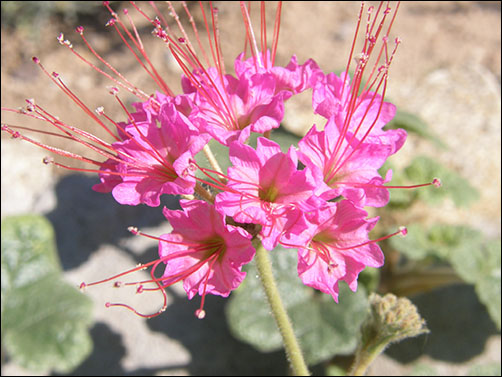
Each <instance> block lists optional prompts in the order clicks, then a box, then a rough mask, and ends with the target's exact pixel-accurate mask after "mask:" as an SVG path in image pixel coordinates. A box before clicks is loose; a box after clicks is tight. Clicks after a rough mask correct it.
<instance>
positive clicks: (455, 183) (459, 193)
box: [404, 156, 479, 207]
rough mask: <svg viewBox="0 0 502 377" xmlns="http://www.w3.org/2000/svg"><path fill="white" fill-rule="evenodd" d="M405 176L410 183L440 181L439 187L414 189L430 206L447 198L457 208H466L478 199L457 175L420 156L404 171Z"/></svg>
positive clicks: (468, 185) (477, 194)
mask: <svg viewBox="0 0 502 377" xmlns="http://www.w3.org/2000/svg"><path fill="white" fill-rule="evenodd" d="M404 172H405V175H406V177H407V178H408V180H409V181H410V182H414V183H417V184H418V183H426V182H431V181H432V180H433V179H434V178H439V179H440V180H441V183H442V185H441V187H440V188H434V187H426V188H419V189H416V192H417V194H418V197H419V198H420V199H423V200H425V201H427V202H429V203H430V204H437V203H438V202H440V201H441V200H443V199H444V198H445V197H447V196H449V197H451V199H452V200H453V202H454V203H455V205H456V206H458V207H467V206H468V205H470V204H471V203H472V202H473V201H475V200H477V199H479V193H478V191H477V190H476V189H475V188H474V187H473V186H471V184H470V183H469V182H468V181H467V180H466V179H464V178H462V177H461V176H459V175H458V174H457V173H455V172H453V171H451V170H449V169H447V168H445V167H444V166H442V165H440V164H439V163H437V162H436V161H435V160H433V159H431V158H429V157H425V156H420V157H417V158H416V159H414V160H413V161H412V163H411V164H410V165H409V166H408V167H407V168H406V169H404Z"/></svg>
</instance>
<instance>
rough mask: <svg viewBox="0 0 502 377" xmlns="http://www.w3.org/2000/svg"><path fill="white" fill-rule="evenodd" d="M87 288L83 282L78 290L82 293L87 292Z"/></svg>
mask: <svg viewBox="0 0 502 377" xmlns="http://www.w3.org/2000/svg"><path fill="white" fill-rule="evenodd" d="M86 288H87V284H85V282H82V283H80V286H79V287H78V289H80V291H82V292H83V291H85V289H86Z"/></svg>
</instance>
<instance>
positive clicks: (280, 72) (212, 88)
mask: <svg viewBox="0 0 502 377" xmlns="http://www.w3.org/2000/svg"><path fill="white" fill-rule="evenodd" d="M107 6H108V5H107ZM133 6H134V7H135V8H136V9H137V10H138V11H139V12H140V13H141V14H144V13H143V12H142V11H141V10H140V9H139V8H138V7H137V5H135V4H133ZM386 7H387V6H386V5H383V6H382V5H381V6H380V8H378V10H375V9H373V8H370V9H369V10H368V21H367V24H366V31H365V39H364V46H363V48H362V51H361V53H360V54H359V55H358V57H357V59H355V60H356V66H355V67H354V68H353V72H354V73H353V75H352V77H350V75H349V73H348V72H349V67H350V62H351V61H352V59H353V57H352V55H353V49H352V51H351V53H350V56H349V64H347V68H346V70H345V72H343V73H342V74H340V75H335V74H334V73H328V74H325V73H324V72H322V70H321V69H320V68H319V66H318V65H317V64H316V62H315V61H314V60H312V59H309V60H308V61H306V62H305V63H303V64H299V63H298V61H297V58H296V57H295V56H293V57H292V58H291V60H290V62H289V63H288V64H287V65H286V66H284V67H282V66H279V65H276V64H275V55H276V48H277V36H278V32H279V22H276V30H274V43H273V47H272V49H268V48H266V46H264V45H263V44H262V46H261V49H258V47H257V43H256V41H255V40H254V34H253V33H252V28H251V22H250V17H249V10H248V9H247V6H246V5H244V3H241V9H242V13H243V18H244V24H245V26H246V32H247V33H246V34H247V36H248V42H249V45H250V46H251V56H250V57H249V58H247V59H246V58H245V54H244V53H242V54H240V55H239V56H238V57H237V59H236V60H235V63H234V71H235V73H233V74H229V73H226V71H225V67H224V65H223V64H222V59H221V52H220V46H219V41H218V40H217V39H214V44H215V46H214V49H213V53H214V55H213V56H214V61H213V62H212V63H211V62H210V61H208V64H203V63H202V62H201V59H199V58H198V57H197V55H196V53H195V50H194V48H193V47H192V45H191V44H190V43H189V41H188V39H187V37H186V33H185V31H184V30H183V29H181V30H182V33H183V35H184V37H183V38H176V37H174V35H173V33H172V32H170V31H169V30H168V29H166V28H165V27H164V26H165V25H163V23H162V22H161V21H160V20H158V19H155V20H152V19H149V20H150V21H151V22H152V25H153V27H154V34H155V35H156V36H157V37H159V38H160V39H161V40H163V41H164V42H165V43H166V45H167V47H168V48H169V50H170V51H171V53H172V54H173V56H174V57H175V59H176V60H177V61H178V63H179V65H180V67H181V68H182V69H183V72H184V75H183V77H182V79H181V83H182V90H183V93H180V94H179V95H175V94H174V93H172V91H171V90H170V89H168V88H167V86H166V85H165V84H164V83H163V81H162V80H161V78H160V77H158V75H157V73H156V71H155V70H153V69H152V70H151V72H152V77H154V78H155V79H156V81H158V82H159V86H160V88H161V90H162V92H158V93H156V94H155V95H154V96H150V97H148V96H146V97H145V95H143V94H142V92H141V91H140V90H139V89H137V88H136V87H135V86H133V85H132V84H130V83H129V82H124V81H120V82H119V81H116V82H117V83H118V84H119V85H121V86H123V87H125V88H126V89H127V90H129V91H130V92H132V93H134V94H136V95H138V96H139V97H140V98H141V99H142V100H141V101H140V102H138V103H136V104H135V105H134V106H135V112H133V113H129V112H127V110H125V111H126V112H127V121H125V122H120V123H115V122H113V124H114V128H115V132H112V133H113V134H114V135H115V136H114V137H115V141H114V142H113V143H105V142H104V141H101V140H97V139H93V138H91V140H90V141H83V138H84V137H86V136H88V134H84V133H83V131H81V132H79V131H76V130H77V129H76V128H75V127H72V126H69V125H66V124H64V123H62V122H59V121H57V120H55V119H53V118H52V117H50V116H49V115H48V114H47V113H46V112H45V111H44V110H43V109H42V108H40V107H38V106H37V105H35V104H34V103H32V104H31V106H30V113H31V114H33V116H35V117H37V118H39V119H42V120H45V121H47V122H49V123H51V124H52V125H54V126H55V127H57V128H58V129H60V130H62V131H63V132H64V133H65V134H70V133H71V134H72V135H74V136H70V137H71V138H73V139H75V140H78V141H79V142H82V143H85V144H86V145H88V146H89V147H90V148H91V149H93V150H94V151H98V153H100V154H101V155H102V156H104V157H105V160H104V161H103V162H99V161H94V160H90V159H87V158H84V157H81V156H78V157H75V156H73V157H74V158H77V159H79V160H81V161H84V162H89V163H93V164H95V165H97V166H98V169H97V170H96V171H97V172H98V174H99V178H100V183H99V184H97V185H95V186H94V187H93V188H94V190H96V191H100V192H111V194H112V195H113V197H114V198H115V200H116V201H117V202H119V203H121V204H127V205H138V204H145V205H147V206H151V207H157V206H159V205H160V197H161V195H163V194H169V195H182V196H183V198H185V199H183V200H182V201H181V206H182V210H167V209H164V215H165V217H166V219H167V220H168V221H169V222H170V224H171V225H172V228H173V230H172V232H171V233H170V234H165V235H162V236H160V237H158V240H159V259H158V260H157V261H155V262H152V263H150V264H149V266H153V267H152V271H151V277H152V279H151V280H150V281H149V283H154V284H156V285H157V287H156V288H154V289H158V290H162V291H163V289H164V288H165V287H167V286H170V285H172V284H174V283H176V282H178V281H183V287H184V289H185V290H186V292H187V294H188V297H189V298H190V299H191V298H192V297H194V296H195V295H196V294H198V295H200V296H201V297H202V302H201V306H200V309H199V310H198V311H197V316H198V317H199V318H202V317H203V316H204V310H203V303H204V298H205V296H206V294H209V293H210V294H215V295H220V296H224V297H226V296H228V295H229V293H230V292H231V291H232V290H234V289H236V288H237V287H238V286H239V284H240V283H241V282H242V281H243V279H244V277H245V272H243V271H242V267H243V265H245V264H247V263H248V262H250V261H251V260H252V259H253V257H254V253H255V248H254V246H253V243H252V241H253V242H254V241H255V240H259V241H261V243H262V245H263V247H265V248H266V249H267V250H271V251H272V250H273V249H274V248H275V247H276V246H278V245H282V246H283V247H286V248H290V249H296V250H297V253H298V275H299V277H300V279H301V280H302V282H303V283H304V284H305V285H308V286H311V287H313V288H315V289H318V290H320V291H322V292H325V293H328V294H330V295H331V296H332V297H333V298H334V300H335V301H338V282H339V281H341V280H343V281H345V282H346V283H347V284H348V285H349V287H350V288H351V289H352V290H356V288H357V277H358V274H359V273H360V272H361V271H362V270H363V269H364V268H365V267H366V266H371V267H380V266H382V264H383V262H384V258H383V254H382V251H381V249H380V248H379V246H378V245H377V244H376V240H370V238H369V232H370V231H371V229H372V228H373V227H374V226H375V224H376V223H377V221H378V218H377V217H376V218H370V219H368V218H367V216H368V214H367V212H366V211H365V210H364V208H365V207H367V206H370V207H382V206H385V205H386V204H387V202H388V201H389V192H388V188H387V187H386V186H384V184H385V183H386V182H389V181H390V180H391V178H392V173H391V171H388V172H387V174H386V175H385V176H381V175H380V173H379V172H378V169H380V168H381V167H382V165H383V163H384V162H385V161H386V160H387V158H388V157H389V156H391V155H392V154H394V153H396V152H397V151H398V150H399V149H400V148H401V146H402V145H403V143H404V141H405V138H406V132H405V131H403V130H384V129H383V127H384V126H385V125H386V124H387V123H388V122H389V121H390V120H391V119H392V118H393V117H394V115H395V111H396V110H395V106H394V105H392V104H391V103H388V102H385V101H384V94H385V90H386V85H387V78H388V69H389V66H390V63H391V61H392V58H393V56H394V52H395V48H396V47H397V45H398V44H399V41H398V40H396V42H395V44H394V45H395V47H394V48H393V50H392V51H388V49H389V32H390V26H388V27H387V29H386V30H384V28H383V27H382V25H384V24H385V22H386V19H388V18H390V17H391V16H392V13H391V9H390V8H388V7H387V8H386ZM201 8H202V6H201ZM109 9H110V8H109ZM110 11H111V9H110ZM172 11H173V10H172ZM111 12H112V16H113V18H112V20H111V21H110V22H109V25H112V26H114V27H118V26H119V27H120V26H121V27H123V28H124V29H125V27H124V25H123V24H122V22H121V21H120V18H119V17H118V15H117V14H116V13H114V12H113V11H111ZM187 12H188V10H187ZM216 14H217V10H216V9H214V8H212V7H211V15H212V16H213V19H214V15H216ZM362 14H363V7H362V8H361V13H360V15H359V23H358V26H357V29H356V37H355V39H356V38H357V33H358V31H359V27H360V26H359V25H360V23H361V19H362ZM394 17H395V13H394ZM276 20H280V7H279V8H278V17H277V19H276ZM392 21H393V19H392V20H391V22H390V25H392ZM117 25H118V26H117ZM206 25H207V24H206ZM206 27H207V33H208V35H209V36H210V34H211V31H212V32H213V34H214V35H217V34H218V33H217V29H216V26H215V25H214V24H213V28H212V29H211V27H209V26H206ZM78 32H79V33H80V34H81V35H82V37H83V28H79V29H78ZM128 35H129V36H130V38H133V40H136V39H134V36H133V35H132V34H131V33H129V34H128ZM84 41H86V40H85V38H84ZM209 41H210V43H211V38H210V39H209ZM60 42H61V43H62V44H65V45H67V46H68V47H69V48H70V49H71V51H72V52H74V53H75V54H76V55H77V56H78V57H79V58H81V59H82V57H81V56H80V55H78V54H77V53H76V52H75V51H74V50H73V48H72V46H71V44H70V43H69V42H68V41H65V40H64V38H63V37H62V36H61V37H60ZM86 43H87V42H86ZM262 43H263V42H262ZM137 45H139V47H138V48H139V49H140V51H141V52H142V53H143V49H142V45H141V43H138V44H137ZM212 48H213V47H212ZM92 51H94V50H92ZM96 56H98V55H96ZM143 56H146V55H143ZM371 56H377V59H376V62H374V63H372V65H369V63H368V62H369V59H370V57H371ZM381 57H383V58H381ZM37 60H38V59H37ZM82 60H84V59H82ZM84 61H85V60H84ZM36 62H37V63H39V64H40V62H39V61H36ZM86 62H87V61H86ZM148 62H149V61H148ZM367 67H370V68H371V73H370V74H369V76H368V77H366V76H365V78H366V84H363V81H362V78H363V75H364V73H365V71H366V68H367ZM42 69H43V70H44V71H45V69H44V68H43V67H42ZM51 76H52V79H53V81H54V82H55V83H56V84H57V85H59V86H60V87H61V88H62V89H63V90H65V91H67V92H69V93H71V92H70V91H69V89H68V88H66V86H64V84H63V83H62V81H60V80H59V78H58V77H57V75H54V74H53V75H51ZM305 90H311V91H312V111H313V112H315V113H316V114H319V115H321V116H322V117H324V118H325V120H326V121H325V124H323V125H321V126H322V127H321V128H318V127H317V126H316V125H313V126H312V127H311V128H310V130H309V131H308V133H307V134H306V135H305V136H304V137H303V138H302V139H301V140H300V141H299V143H298V146H290V147H289V149H288V150H287V151H286V152H282V151H281V148H280V146H279V145H278V144H277V143H276V142H274V141H272V140H271V139H270V134H271V131H272V130H274V129H277V128H278V127H280V124H281V121H282V120H283V118H284V103H285V102H286V101H287V100H289V99H290V98H292V97H294V96H296V95H298V94H299V93H301V92H303V91H305ZM113 94H114V95H115V96H117V100H118V101H119V103H120V104H121V105H122V103H121V102H120V99H118V95H117V89H114V90H113ZM71 95H72V93H71ZM79 106H80V107H83V108H84V105H83V104H81V103H79ZM86 109H87V108H84V110H86ZM124 109H125V107H124ZM87 110H88V109H87ZM90 116H93V117H95V119H96V121H97V122H98V123H99V124H100V125H103V122H102V121H101V120H100V117H99V116H105V117H106V114H104V111H103V110H101V111H98V116H96V115H90ZM106 118H107V119H109V118H108V117H106ZM103 127H106V128H107V127H108V126H104V125H103ZM2 129H3V130H4V131H7V132H9V133H11V134H12V135H13V136H17V137H21V138H22V139H25V140H28V141H30V142H34V143H35V144H37V145H39V146H42V147H44V148H46V149H48V150H51V151H53V152H56V153H58V151H56V150H55V149H53V148H51V147H48V146H46V145H43V144H40V143H38V142H36V141H34V140H32V139H30V138H28V137H27V136H23V135H19V133H18V132H17V131H14V130H13V127H9V126H6V125H4V126H2ZM107 129H108V128H107ZM251 133H258V134H260V136H259V137H258V139H257V143H256V147H252V146H251V145H249V143H248V142H249V139H250V136H251ZM210 139H214V140H216V141H217V142H219V143H221V144H222V145H224V146H226V147H228V153H229V158H230V162H231V164H232V166H230V167H229V168H228V170H227V172H226V173H224V172H222V171H221V170H220V169H219V166H218V165H217V164H216V163H214V161H213V158H212V157H213V156H212V154H211V151H210V149H209V148H208V146H207V143H208V141H209V140H210ZM202 150H204V152H205V153H206V155H207V156H208V157H209V161H210V162H211V163H212V164H213V166H214V168H213V169H208V168H203V167H201V166H199V165H198V164H197V162H196V160H195V156H196V155H197V154H198V153H199V152H201V151H202ZM59 154H61V155H64V156H67V157H72V156H70V152H61V151H59ZM54 163H55V162H54ZM56 164H57V165H59V166H63V165H61V164H59V163H56ZM132 231H133V232H134V233H140V232H139V231H137V230H136V229H133V230H132ZM397 233H399V232H396V234H397ZM272 252H273V251H272ZM159 265H165V267H164V272H163V274H162V276H161V277H156V276H155V274H154V272H155V269H156V268H157V266H159ZM144 267H145V266H142V267H141V268H144ZM137 269H138V268H136V269H134V270H132V271H136V270H137ZM121 275H122V274H121ZM121 275H120V276H121ZM110 279H113V277H112V278H110ZM110 279H106V280H105V281H108V280H110ZM97 283H100V282H97ZM97 283H92V284H87V285H93V284H97ZM146 283H147V282H141V284H140V283H139V282H138V291H144V290H146V288H144V285H145V284H146ZM150 290H152V289H151V288H150ZM109 305H121V306H125V307H128V306H127V305H123V304H109ZM128 308H130V307H128ZM130 309H132V308H130ZM163 309H165V306H164V307H163ZM132 310H134V309H132ZM159 312H160V311H159ZM156 314H157V313H156Z"/></svg>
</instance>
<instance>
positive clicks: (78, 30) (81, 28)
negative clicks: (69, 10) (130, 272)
mask: <svg viewBox="0 0 502 377" xmlns="http://www.w3.org/2000/svg"><path fill="white" fill-rule="evenodd" d="M75 31H76V32H77V33H79V34H80V35H83V34H84V27H83V26H77V27H76V29H75Z"/></svg>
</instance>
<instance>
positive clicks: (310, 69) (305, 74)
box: [235, 50, 323, 94]
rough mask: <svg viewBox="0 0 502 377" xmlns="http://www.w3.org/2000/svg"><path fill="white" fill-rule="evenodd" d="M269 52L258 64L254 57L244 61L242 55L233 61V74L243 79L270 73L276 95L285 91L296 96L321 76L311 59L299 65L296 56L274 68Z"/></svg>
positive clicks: (319, 70)
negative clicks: (281, 65) (263, 60)
mask: <svg viewBox="0 0 502 377" xmlns="http://www.w3.org/2000/svg"><path fill="white" fill-rule="evenodd" d="M270 55H271V54H270V51H269V50H267V58H266V60H265V62H261V61H260V62H259V61H258V58H257V57H256V56H254V57H250V58H248V59H247V60H244V53H242V54H240V55H239V56H238V57H237V59H236V60H235V73H236V74H237V77H239V78H243V77H247V78H249V77H250V76H252V75H254V74H256V73H271V74H272V75H273V76H274V78H275V87H276V93H278V92H280V91H282V90H286V91H289V92H291V93H293V94H298V93H301V92H303V91H304V90H306V89H309V88H311V86H312V83H314V82H316V81H317V79H318V78H319V77H321V76H323V75H322V71H321V69H320V68H319V66H318V65H317V63H316V62H315V61H314V60H313V59H309V60H307V61H306V62H305V63H304V64H301V65H299V64H298V59H297V58H296V55H293V56H292V57H291V60H290V62H289V63H288V65H287V66H286V67H280V66H274V64H273V62H272V58H271V56H270Z"/></svg>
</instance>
